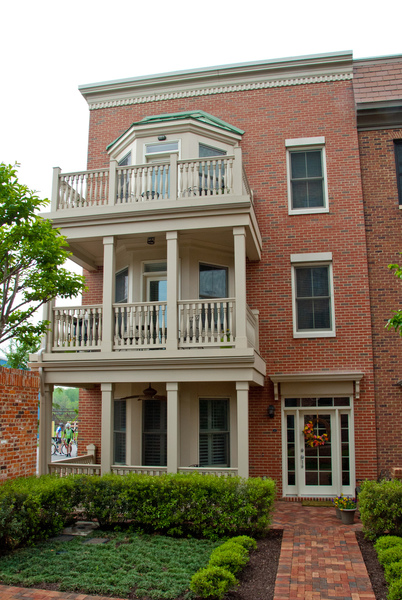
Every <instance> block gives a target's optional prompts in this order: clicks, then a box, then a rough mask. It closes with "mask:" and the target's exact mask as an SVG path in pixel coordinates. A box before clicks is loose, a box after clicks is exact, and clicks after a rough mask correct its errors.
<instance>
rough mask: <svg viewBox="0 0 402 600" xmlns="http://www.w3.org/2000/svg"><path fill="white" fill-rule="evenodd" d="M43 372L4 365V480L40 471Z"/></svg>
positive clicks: (0, 394) (0, 443) (0, 444)
mask: <svg viewBox="0 0 402 600" xmlns="http://www.w3.org/2000/svg"><path fill="white" fill-rule="evenodd" d="M38 395H39V375H38V373H33V372H31V371H21V370H19V369H6V368H5V367H0V483H1V482H4V481H5V480H7V479H15V478H16V477H28V476H30V475H35V474H36V451H37V431H38V398H39V396H38Z"/></svg>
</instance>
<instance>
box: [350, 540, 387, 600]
mask: <svg viewBox="0 0 402 600" xmlns="http://www.w3.org/2000/svg"><path fill="white" fill-rule="evenodd" d="M356 539H357V543H358V544H359V547H360V551H361V553H362V556H363V560H364V562H365V565H366V569H367V572H368V574H369V577H370V581H371V585H372V588H373V591H374V595H375V598H376V600H386V598H387V594H388V588H387V584H386V581H385V577H384V569H383V568H382V566H381V565H380V563H379V562H378V559H377V553H376V551H375V550H374V546H373V542H370V541H369V540H366V539H365V537H364V534H363V532H362V531H356Z"/></svg>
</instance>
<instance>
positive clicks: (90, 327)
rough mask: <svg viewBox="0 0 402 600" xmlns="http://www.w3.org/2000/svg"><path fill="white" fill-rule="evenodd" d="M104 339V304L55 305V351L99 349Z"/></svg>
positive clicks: (53, 345) (53, 347)
mask: <svg viewBox="0 0 402 600" xmlns="http://www.w3.org/2000/svg"><path fill="white" fill-rule="evenodd" d="M101 341H102V305H99V304H98V305H95V306H94V305H91V306H69V307H57V306H56V307H55V308H54V309H53V344H52V350H53V351H54V352H65V351H67V350H99V349H100V344H101Z"/></svg>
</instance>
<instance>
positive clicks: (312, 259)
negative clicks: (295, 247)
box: [290, 252, 336, 338]
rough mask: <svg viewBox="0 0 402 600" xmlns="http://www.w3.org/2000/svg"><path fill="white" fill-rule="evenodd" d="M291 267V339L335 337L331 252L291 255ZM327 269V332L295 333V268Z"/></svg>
mask: <svg viewBox="0 0 402 600" xmlns="http://www.w3.org/2000/svg"><path fill="white" fill-rule="evenodd" d="M290 260H291V265H292V312H293V337H294V338H328V337H336V328H335V302H334V282H333V273H332V252H316V253H311V254H292V255H291V257H290ZM325 266H327V267H328V279H329V296H330V319H331V329H329V330H325V331H322V330H316V329H311V330H309V329H308V330H304V331H297V307H296V268H297V267H325Z"/></svg>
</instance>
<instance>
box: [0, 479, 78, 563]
mask: <svg viewBox="0 0 402 600" xmlns="http://www.w3.org/2000/svg"><path fill="white" fill-rule="evenodd" d="M75 504H76V496H75V493H74V481H73V479H72V478H67V477H66V478H63V479H60V478H58V477H55V476H51V475H45V476H42V477H39V478H37V477H27V478H21V479H15V480H13V481H9V482H6V483H4V484H2V485H1V486H0V553H1V552H3V551H4V552H5V551H8V550H13V549H14V548H16V547H17V546H22V545H27V544H32V543H33V542H34V541H36V540H40V539H45V538H47V537H49V536H51V535H55V534H57V533H59V532H60V530H61V529H63V527H64V526H65V523H66V522H67V521H68V519H69V518H71V514H72V512H73V510H74V506H75Z"/></svg>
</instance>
